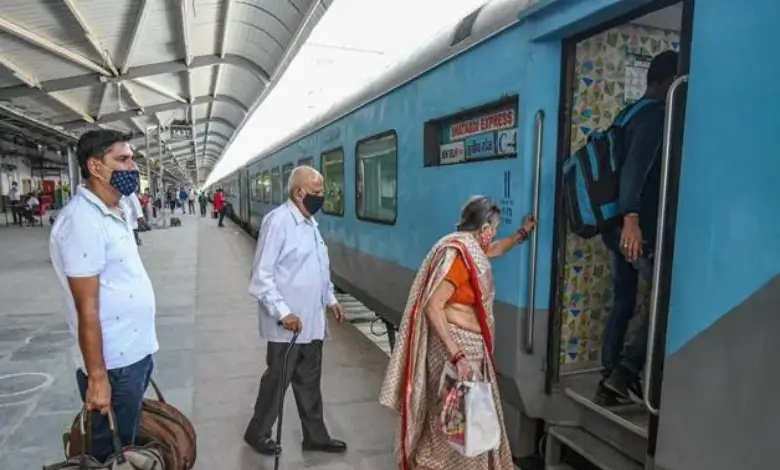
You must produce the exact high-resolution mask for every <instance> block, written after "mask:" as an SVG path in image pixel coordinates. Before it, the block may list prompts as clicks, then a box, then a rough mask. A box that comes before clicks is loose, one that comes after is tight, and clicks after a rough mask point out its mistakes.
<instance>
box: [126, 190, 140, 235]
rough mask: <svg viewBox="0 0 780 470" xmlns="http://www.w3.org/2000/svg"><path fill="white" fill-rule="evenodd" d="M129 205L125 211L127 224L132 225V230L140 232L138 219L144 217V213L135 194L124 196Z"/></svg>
mask: <svg viewBox="0 0 780 470" xmlns="http://www.w3.org/2000/svg"><path fill="white" fill-rule="evenodd" d="M122 199H124V200H125V203H126V204H127V206H126V208H125V210H126V211H127V212H126V214H127V223H128V224H130V228H132V229H133V230H138V219H139V218H140V217H143V216H144V211H143V209H142V208H141V201H140V200H139V199H138V196H137V195H136V194H135V193H133V194H131V195H129V196H122Z"/></svg>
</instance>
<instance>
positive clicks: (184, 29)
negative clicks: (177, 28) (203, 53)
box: [179, 0, 192, 67]
mask: <svg viewBox="0 0 780 470" xmlns="http://www.w3.org/2000/svg"><path fill="white" fill-rule="evenodd" d="M189 1H190V0H179V3H180V5H179V6H180V9H179V12H180V14H181V35H182V39H183V43H184V63H185V64H186V65H187V67H189V66H190V63H192V49H191V48H190V26H189V23H190V21H189V13H188V12H187V4H188V3H189Z"/></svg>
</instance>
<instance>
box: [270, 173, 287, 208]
mask: <svg viewBox="0 0 780 470" xmlns="http://www.w3.org/2000/svg"><path fill="white" fill-rule="evenodd" d="M274 173H275V174H274ZM274 180H276V182H277V185H278V186H277V189H278V191H274ZM274 193H276V194H274ZM283 199H284V197H283V196H282V167H280V166H276V167H274V168H271V204H281V203H282V200H283Z"/></svg>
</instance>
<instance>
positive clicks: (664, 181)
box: [643, 75, 688, 416]
mask: <svg viewBox="0 0 780 470" xmlns="http://www.w3.org/2000/svg"><path fill="white" fill-rule="evenodd" d="M687 81H688V75H682V76H680V77H677V79H676V80H675V81H674V82H672V85H671V86H670V87H669V91H668V92H667V94H666V116H665V117H664V143H663V153H662V154H661V187H660V191H659V195H658V227H657V228H656V232H655V234H656V238H655V239H656V247H655V254H654V255H653V257H654V259H653V285H652V287H651V290H650V310H649V312H648V315H647V356H646V357H645V383H644V390H643V392H644V400H645V406H646V407H647V409H648V411H650V413H652V414H654V415H656V416H658V408H656V407H655V406H653V403H652V401H651V400H650V391H651V389H652V384H653V366H654V365H655V360H654V356H655V341H656V329H657V326H658V325H656V323H657V321H658V302H659V300H660V297H661V290H660V289H659V285H660V284H661V262H662V258H663V253H664V242H665V241H666V240H665V231H666V230H665V229H666V204H667V202H668V198H669V160H670V159H671V156H672V125H673V124H674V122H673V120H674V110H675V108H674V98H675V95H676V93H677V90H678V89H679V88H680V85H682V84H683V83H686V82H687Z"/></svg>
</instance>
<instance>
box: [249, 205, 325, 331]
mask: <svg viewBox="0 0 780 470" xmlns="http://www.w3.org/2000/svg"><path fill="white" fill-rule="evenodd" d="M249 293H250V294H251V295H252V296H253V297H254V298H256V299H258V303H259V309H260V318H259V327H260V336H261V337H262V338H264V339H266V340H268V341H271V342H287V341H290V339H291V338H292V333H290V332H289V331H286V330H284V329H283V328H281V327H280V326H279V325H278V322H279V320H281V319H282V318H284V317H285V316H286V315H288V314H290V313H294V314H295V315H297V316H298V318H300V319H301V322H302V323H303V331H301V333H300V335H299V337H298V342H299V343H303V344H305V343H310V342H311V341H314V340H322V339H324V338H325V337H326V336H327V335H328V331H327V330H328V322H327V316H326V312H327V307H328V306H330V305H333V304H335V303H336V297H335V295H334V294H333V283H331V281H330V261H329V259H328V248H327V246H325V242H324V241H323V240H322V236H320V231H319V230H318V229H317V222H316V221H315V220H314V218H309V219H307V218H306V217H304V216H303V214H301V211H300V210H298V208H297V207H295V204H293V203H292V202H291V201H289V200H288V201H287V203H285V204H282V205H280V206H279V207H277V208H276V209H274V210H272V211H271V212H269V213H268V214H267V215H266V216H265V217H264V218H263V223H262V226H261V227H260V236H259V237H258V238H257V251H256V252H255V261H254V265H253V267H252V276H251V280H250V282H249Z"/></svg>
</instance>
